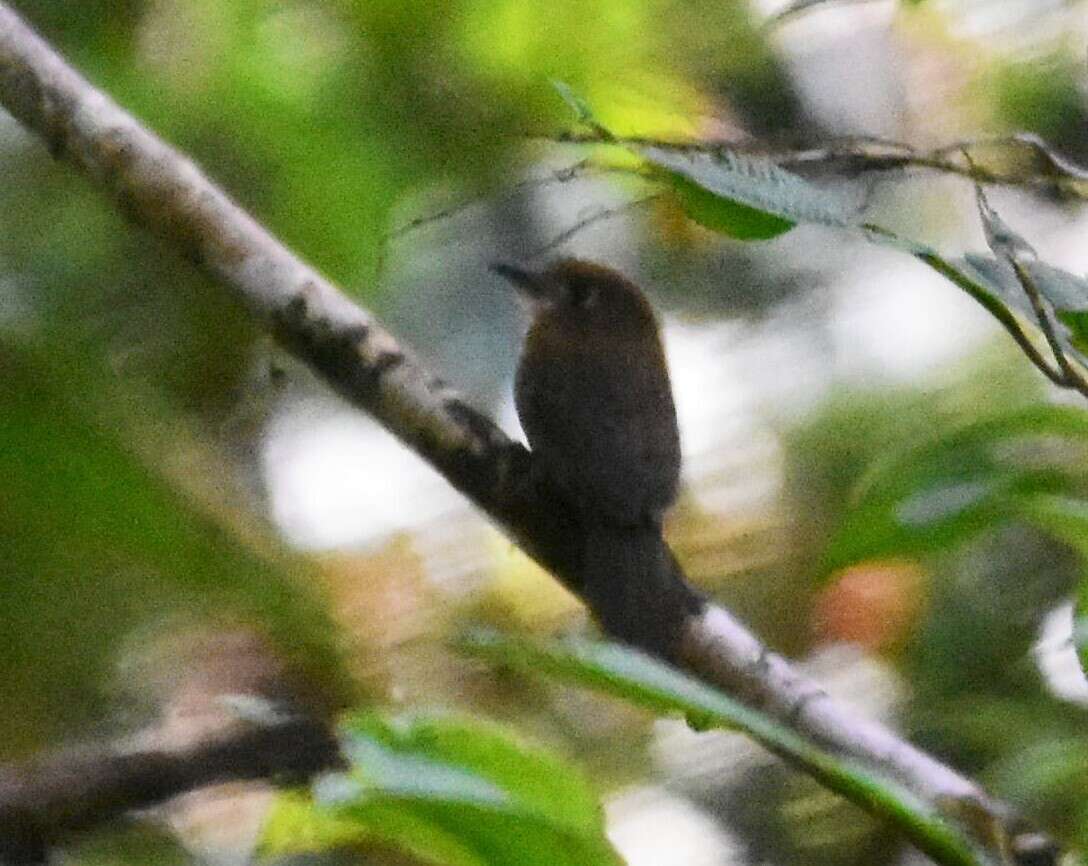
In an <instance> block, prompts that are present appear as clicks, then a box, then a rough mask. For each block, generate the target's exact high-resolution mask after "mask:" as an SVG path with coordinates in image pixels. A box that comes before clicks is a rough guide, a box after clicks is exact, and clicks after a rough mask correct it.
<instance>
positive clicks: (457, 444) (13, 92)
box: [0, 4, 1045, 862]
mask: <svg viewBox="0 0 1088 866" xmlns="http://www.w3.org/2000/svg"><path fill="white" fill-rule="evenodd" d="M0 103H2V104H3V105H5V106H6V107H7V109H8V110H9V111H10V112H11V113H12V114H13V115H14V116H15V117H16V118H17V119H19V120H20V121H21V122H22V123H23V124H24V125H25V126H27V127H28V128H30V129H32V130H34V131H35V132H37V133H38V134H39V135H40V136H41V137H42V138H43V139H44V140H45V141H46V143H47V144H48V146H49V149H50V151H51V153H52V154H53V155H54V156H55V157H57V158H58V159H62V160H64V161H66V162H68V163H70V164H72V165H73V166H75V167H76V168H77V169H78V170H79V171H81V172H82V173H83V174H85V175H87V176H88V177H89V178H90V179H91V180H92V181H93V182H94V183H95V184H96V185H97V186H98V187H99V188H100V189H101V190H102V191H103V192H104V193H105V194H107V195H109V196H110V197H112V198H113V199H114V200H115V201H116V202H117V203H118V205H119V206H120V207H121V208H122V209H123V211H124V212H125V213H126V214H127V215H128V216H129V217H130V218H131V220H132V221H133V222H135V223H136V224H138V225H140V226H143V227H145V228H147V229H149V230H151V231H153V232H155V233H156V234H158V235H161V236H163V237H165V238H166V239H167V240H168V241H169V242H171V243H172V244H174V245H175V246H176V247H177V248H178V249H179V250H180V251H181V252H182V253H183V254H184V255H185V256H187V257H188V258H189V259H191V260H192V261H193V262H194V263H195V264H197V265H198V266H199V267H201V268H202V269H203V270H204V271H205V272H207V273H208V274H210V275H211V276H212V277H213V278H215V279H216V280H217V281H218V282H219V283H220V284H221V285H222V286H223V287H224V288H225V289H226V290H228V291H231V292H232V293H234V294H235V295H236V296H237V297H238V298H240V299H242V300H243V301H244V302H245V303H246V304H247V305H248V306H249V308H250V309H251V310H252V311H253V313H254V314H255V315H256V316H257V317H258V318H259V319H260V320H261V321H262V322H263V323H264V325H265V326H266V327H267V328H268V330H269V331H271V332H272V333H274V334H275V335H276V336H277V337H278V338H279V340H280V341H281V342H282V343H283V344H284V345H285V346H286V347H287V348H288V349H289V350H290V351H292V352H293V353H294V354H296V355H297V356H298V357H300V358H301V359H303V360H304V361H306V362H308V363H309V364H310V365H311V366H312V367H313V368H314V370H315V371H316V372H317V373H319V374H320V375H321V376H322V377H323V378H324V379H325V380H326V381H327V382H328V383H329V384H330V385H331V386H332V387H333V388H334V389H335V390H336V391H338V392H339V393H340V394H341V395H342V396H343V397H344V398H345V399H347V400H348V401H349V402H350V403H351V404H353V405H354V406H357V407H359V408H361V409H363V410H365V411H367V412H369V413H370V414H371V415H373V416H374V417H375V418H376V419H377V420H378V421H380V422H381V423H382V424H383V425H385V426H386V427H387V428H388V429H389V430H390V431H391V432H392V433H393V434H394V435H396V436H397V437H398V438H400V439H401V441H402V442H404V443H405V444H406V445H407V446H408V447H410V448H412V449H413V450H415V451H416V452H417V453H418V454H419V455H420V456H421V457H422V458H423V459H424V460H426V461H427V462H429V463H430V464H431V465H432V466H434V467H435V468H436V469H437V470H438V471H439V472H441V473H442V474H443V476H445V478H446V479H447V480H448V481H449V482H450V483H451V484H452V485H453V486H454V487H456V488H457V489H458V490H460V491H461V492H462V493H464V494H465V495H466V496H467V497H468V498H469V499H471V500H472V501H473V502H474V503H475V504H476V505H477V506H478V507H480V508H481V509H482V510H484V511H485V512H486V513H488V514H489V515H490V516H491V517H492V518H493V519H494V520H495V521H496V522H497V523H499V524H500V525H501V526H503V527H504V528H505V529H506V531H507V532H508V533H509V534H510V535H511V536H512V537H513V538H514V539H515V540H516V541H517V542H518V543H519V544H520V545H521V546H522V547H523V548H524V549H525V550H526V551H527V552H528V553H529V554H530V555H531V556H533V557H535V558H536V559H537V560H539V561H540V562H541V563H542V564H543V565H544V566H545V567H547V568H548V569H549V570H551V571H552V573H554V574H555V575H556V577H557V578H558V579H559V580H561V581H562V582H563V583H564V584H566V585H567V586H568V587H570V588H571V589H572V590H574V591H576V592H577V591H578V590H579V588H580V587H581V583H582V581H581V577H580V569H581V551H582V549H583V548H584V544H585V539H584V530H583V528H582V527H581V526H580V525H578V523H577V522H576V520H575V518H574V517H573V516H572V515H571V514H570V513H569V511H568V510H566V509H564V508H563V507H562V504H561V503H559V502H557V501H555V500H553V499H551V498H549V495H548V494H547V493H545V492H543V491H541V490H539V489H537V488H536V487H535V486H534V485H533V484H532V483H531V481H530V472H529V468H530V463H531V456H530V455H529V453H528V452H527V451H526V450H525V449H524V448H523V447H522V446H520V445H518V444H516V443H514V442H512V441H510V440H509V439H508V438H507V437H506V436H505V435H504V434H503V433H502V431H500V430H499V429H498V428H497V427H496V426H495V425H494V424H493V423H492V421H491V420H490V419H488V418H486V417H485V416H483V415H482V414H480V413H479V412H477V411H475V410H474V409H472V408H471V407H469V406H468V405H466V404H465V403H464V402H463V401H462V400H461V399H460V398H458V397H457V396H456V394H454V393H453V392H452V391H450V390H449V389H448V388H447V387H446V386H445V385H444V384H443V383H442V382H441V381H440V380H439V379H437V378H436V377H435V376H433V375H431V374H430V373H429V372H428V371H427V370H426V369H424V368H423V367H422V366H421V365H420V364H419V362H418V361H417V360H416V359H415V358H414V357H413V356H412V355H411V354H410V353H409V352H407V351H406V350H405V349H403V348H402V347H400V346H399V345H398V344H397V341H396V340H395V339H394V338H393V336H392V335H391V334H389V333H388V332H387V331H386V330H384V329H383V328H382V326H381V325H380V324H379V323H378V322H377V321H375V320H374V319H373V318H372V317H371V316H370V314H369V313H367V312H366V311H364V310H363V309H361V308H360V307H359V306H357V305H356V304H355V303H353V302H352V301H351V300H350V299H349V298H347V297H346V296H345V295H344V294H342V293H341V292H340V291H339V290H338V289H337V288H336V287H335V286H333V285H332V284H331V283H330V282H328V281H327V280H326V279H324V278H323V277H322V276H321V275H320V274H318V273H317V272H316V271H315V270H314V269H312V268H311V267H310V266H308V265H306V264H305V263H304V262H302V261H301V260H300V259H299V258H297V257H296V256H295V255H294V254H292V253H291V252H290V251H289V250H287V249H286V248H285V247H284V246H283V245H282V244H281V243H280V242H279V241H277V240H276V239H275V238H274V237H273V236H272V235H271V234H269V233H268V232H267V231H266V230H265V229H264V228H263V227H262V226H261V225H259V224H258V223H257V222H256V220H254V219H253V217H251V216H250V215H249V214H247V213H246V212H245V211H243V210H242V209H241V208H240V207H239V206H238V205H236V204H235V203H234V202H233V201H231V200H230V198H228V197H227V196H226V195H225V194H224V193H223V192H222V191H221V190H220V189H219V188H218V187H216V186H215V185H214V184H212V183H211V182H210V181H209V180H208V178H207V177H205V176H204V175H203V174H202V173H201V172H200V170H199V169H198V168H197V167H196V166H195V165H194V164H193V163H192V162H191V161H189V160H188V159H187V158H185V157H184V156H183V155H181V154H180V153H178V152H177V151H175V150H173V149H172V148H170V147H169V146H168V145H166V144H165V143H164V142H163V141H162V140H160V139H159V138H157V137H156V136H155V135H153V134H152V133H151V132H149V131H148V130H146V129H145V128H144V127H143V126H141V125H140V124H139V123H138V122H137V121H136V120H135V119H134V118H133V117H132V116H131V115H129V114H127V113H126V112H125V111H123V110H122V109H121V108H119V107H118V106H117V105H116V104H115V103H113V102H112V101H111V100H110V99H109V98H108V97H106V96H105V95H104V94H102V93H101V92H100V91H98V90H96V89H95V88H93V87H92V86H91V85H90V84H89V83H88V82H87V81H86V80H84V79H83V78H82V77H81V76H80V75H79V74H78V73H76V72H75V71H74V70H73V69H71V68H70V67H69V66H67V65H66V64H65V62H64V61H63V60H62V59H61V58H60V57H59V56H58V55H57V54H56V53H55V52H54V51H53V50H52V49H51V48H50V46H49V45H47V44H46V43H45V42H44V41H43V40H41V39H40V38H39V37H38V36H37V35H35V34H34V33H33V32H32V31H31V30H30V29H29V28H27V27H26V25H25V24H23V22H22V21H21V20H20V19H19V18H18V16H17V15H15V13H14V12H12V11H11V10H10V9H8V8H7V7H5V6H4V5H3V4H0ZM661 544H662V549H661V551H660V555H661V556H660V558H661V560H662V561H663V562H665V563H666V568H665V571H666V572H667V573H666V574H665V575H663V578H662V580H661V585H660V587H659V588H658V594H659V604H658V606H657V613H658V616H659V619H660V624H661V627H662V629H663V630H664V631H666V632H667V633H668V634H670V635H671V650H672V651H671V653H670V654H671V655H672V656H673V658H674V661H676V662H678V663H680V664H682V665H683V666H685V667H687V668H688V669H690V670H693V671H695V672H697V673H699V674H701V675H702V676H704V677H705V678H706V679H707V680H708V681H710V682H712V683H714V684H717V685H719V686H722V687H724V688H726V689H728V690H729V691H730V692H732V693H734V694H739V695H740V696H742V697H744V698H745V699H746V700H748V701H750V702H751V703H753V704H754V705H756V706H759V707H761V708H763V709H765V710H766V711H768V712H769V713H771V714H772V715H774V716H776V717H777V718H778V719H780V720H782V721H783V723H785V724H787V725H788V726H790V727H792V728H793V729H794V730H796V731H798V732H799V733H800V734H801V735H803V736H805V737H808V738H809V739H811V740H813V741H814V742H817V743H819V744H821V745H823V746H825V747H829V748H831V749H832V750H834V751H836V752H838V753H840V754H843V755H847V756H850V757H852V758H853V759H855V760H857V761H860V762H862V763H864V764H867V765H869V766H872V767H874V768H876V769H877V770H878V771H881V772H886V773H891V774H893V775H894V776H895V777H896V778H897V779H899V781H900V782H902V783H903V784H905V785H906V786H908V787H909V788H910V789H912V790H913V791H915V792H916V793H917V794H919V795H920V796H922V797H923V798H924V799H925V800H926V801H927V802H928V803H930V804H932V805H934V807H935V808H936V807H941V805H942V804H947V803H950V802H956V803H970V804H972V805H973V806H974V807H975V808H977V809H978V810H980V811H981V812H983V813H984V814H987V815H988V816H990V818H991V819H992V821H993V823H994V825H995V826H998V827H1002V828H1003V832H1004V835H1005V836H1006V837H1008V838H1011V839H1012V840H1013V843H1014V845H1015V843H1016V841H1017V839H1018V838H1020V837H1017V836H1016V831H1015V829H1014V827H1013V826H1012V823H1011V820H1010V819H1009V818H1008V814H1009V810H1007V809H1006V808H1005V807H1003V806H1001V805H1000V804H997V803H994V802H993V801H991V800H990V799H989V798H988V796H987V795H986V794H985V793H984V792H983V791H982V790H981V789H980V788H979V786H978V785H977V784H975V783H974V782H973V781H971V780H970V779H968V778H966V777H964V776H962V775H960V774H959V773H958V772H956V771H955V770H954V769H952V768H950V767H948V766H945V765H944V764H942V763H940V762H939V761H938V760H937V759H935V758H934V757H932V756H930V755H928V754H926V753H924V752H922V751H921V750H919V749H917V748H915V747H913V746H912V745H910V744H909V743H907V742H906V741H904V740H902V739H901V738H900V737H898V736H897V735H896V734H895V733H894V732H892V731H890V730H889V729H887V728H885V727H883V726H882V725H880V724H877V723H875V722H871V721H866V720H864V719H861V718H859V717H858V716H857V715H856V714H855V712H854V711H853V710H852V709H851V708H849V707H847V706H845V705H843V704H841V703H840V702H838V701H836V700H834V699H832V698H830V697H829V696H827V695H826V694H825V693H824V692H823V691H822V690H821V689H820V688H819V687H818V686H817V685H816V684H815V683H813V682H811V681H810V680H808V679H807V678H806V677H804V676H803V675H802V674H800V673H799V672H797V671H796V670H794V669H793V668H792V667H791V666H790V665H789V663H788V662H786V661H785V660H784V659H783V658H781V657H780V656H778V655H776V654H774V653H771V652H769V651H768V650H767V649H766V648H765V647H764V646H763V645H762V644H761V643H760V642H759V641H758V639H757V638H756V637H755V636H754V635H752V634H751V633H750V632H749V631H748V629H747V628H745V627H744V626H743V625H742V624H741V623H740V622H738V621H737V620H736V619H734V618H733V617H732V616H731V615H730V614H729V613H728V612H727V611H725V610H723V609H722V608H720V607H717V606H714V605H712V604H708V603H707V602H706V601H705V600H704V599H702V598H701V597H700V596H699V594H698V593H696V591H695V590H694V589H692V588H691V587H690V586H689V585H688V583H687V582H686V581H685V579H684V576H683V573H682V571H681V569H680V567H679V565H677V563H676V562H675V560H674V559H673V558H672V555H671V553H670V552H669V551H668V549H667V548H665V547H664V542H663V541H662V542H661ZM0 799H2V797H0ZM862 805H864V804H862ZM1036 862H1045V861H1036Z"/></svg>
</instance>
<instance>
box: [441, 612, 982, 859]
mask: <svg viewBox="0 0 1088 866" xmlns="http://www.w3.org/2000/svg"><path fill="white" fill-rule="evenodd" d="M460 645H461V648H462V649H463V650H464V651H465V652H468V653H470V654H472V655H475V656H478V657H482V658H485V659H489V660H491V661H493V662H496V663H499V664H503V665H507V666H510V667H513V668H515V669H517V670H519V671H523V672H527V673H538V674H545V675H548V676H551V677H555V678H558V679H562V680H565V681H569V682H574V683H578V684H580V685H584V686H588V687H590V688H592V689H594V690H596V691H599V692H602V693H605V694H610V695H613V696H615V697H619V698H622V699H624V700H626V701H629V702H631V703H634V704H637V705H639V706H642V707H645V708H647V709H650V710H653V711H655V712H678V713H683V714H684V715H685V716H686V717H687V718H688V720H689V722H690V723H692V724H693V726H694V727H696V728H697V729H700V730H702V729H703V728H706V727H711V726H714V727H728V728H739V729H740V730H743V731H744V732H746V733H748V734H749V735H751V736H752V737H753V738H754V739H756V740H758V741H759V742H760V743H762V744H763V745H764V746H766V747H767V748H768V749H770V750H771V751H773V752H774V753H775V754H777V755H779V756H781V757H783V758H785V759H786V760H788V761H790V762H791V763H793V764H795V765H796V766H798V767H801V768H802V769H804V770H805V771H806V772H807V773H809V774H810V775H812V776H813V777H814V778H816V779H817V780H818V781H819V782H821V783H822V784H823V785H825V786H826V787H828V788H829V789H831V790H833V791H835V792H837V793H839V794H841V795H843V796H844V797H846V798H848V799H850V800H851V801H853V802H854V803H856V804H858V805H859V806H861V807H862V808H864V809H866V810H867V811H869V812H871V813H872V814H874V815H877V816H879V817H882V818H885V819H888V820H890V821H891V822H892V823H893V824H894V825H895V826H896V827H898V828H899V829H900V830H902V831H903V832H904V833H905V834H906V835H907V836H908V837H909V838H910V839H911V841H912V842H914V844H916V845H917V846H918V847H919V848H920V849H921V850H923V851H925V852H926V853H928V854H930V855H931V856H933V857H934V858H935V859H937V860H938V861H939V862H941V863H947V864H979V863H983V862H988V861H987V859H986V858H985V857H984V856H983V855H981V854H980V853H979V852H977V851H976V850H974V849H973V848H972V845H971V844H970V843H969V842H968V841H967V839H966V838H965V837H964V836H963V835H961V834H960V833H959V832H958V831H957V830H956V829H955V828H953V827H952V826H951V825H950V824H949V823H948V822H947V821H946V820H945V819H944V818H942V817H941V816H940V815H938V814H936V813H935V812H934V811H933V810H931V809H930V808H928V807H927V806H925V805H924V804H922V803H921V802H919V801H918V799H917V798H916V797H914V796H913V795H912V794H910V793H909V792H907V791H906V790H904V789H903V788H902V787H901V786H899V785H898V784H897V783H895V782H893V781H891V780H889V779H884V778H880V777H878V776H877V775H875V774H874V773H873V772H871V771H869V770H864V769H861V768H859V767H857V766H855V765H853V764H852V763H850V762H849V761H847V760H844V759H843V758H841V757H838V756H835V755H832V754H831V753H829V752H825V751H823V750H821V749H819V748H817V747H816V746H815V745H813V744H811V743H809V742H808V741H807V740H804V739H802V738H801V737H800V736H799V735H797V734H796V733H794V732H793V731H792V730H790V729H789V728H786V727H785V726H783V725H781V724H780V723H779V722H778V721H776V720H775V719H772V718H771V717H769V716H767V715H764V714H763V713H761V712H759V711H757V710H754V709H752V708H750V707H748V706H745V705H744V704H742V703H740V702H739V701H736V700H734V699H733V698H731V697H729V696H728V695H726V694H724V693H722V692H720V691H718V690H717V689H714V688H712V687H711V686H709V685H707V684H706V683H703V682H701V681H699V680H697V679H695V678H693V677H690V676H688V675H687V674H684V673H682V672H680V671H678V670H676V669H675V668H672V667H670V666H668V665H666V664H664V663H662V662H659V661H657V660H655V659H653V658H651V657H649V656H647V655H645V654H643V653H641V652H638V651H637V650H633V649H629V648H627V647H623V646H620V645H618V644H612V643H603V642H594V641H582V640H569V641H564V642H562V643H555V642H553V643H536V642H529V641H526V640H523V639H520V638H514V637H508V636H505V635H500V634H497V633H495V632H485V631H478V632H474V633H472V634H469V635H467V636H465V637H464V638H462V640H461V644H460Z"/></svg>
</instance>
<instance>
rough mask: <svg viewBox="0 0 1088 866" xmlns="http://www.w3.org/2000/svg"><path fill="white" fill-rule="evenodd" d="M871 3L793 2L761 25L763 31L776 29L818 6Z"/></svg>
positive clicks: (844, 0)
mask: <svg viewBox="0 0 1088 866" xmlns="http://www.w3.org/2000/svg"><path fill="white" fill-rule="evenodd" d="M871 2H873V0H793V2H792V3H790V4H789V5H788V6H786V8H784V9H780V10H778V11H777V12H775V13H774V14H773V15H772V16H771V17H770V18H768V19H767V21H766V22H765V23H764V25H763V29H765V30H767V29H771V28H775V27H778V26H779V25H781V24H784V23H785V22H787V21H789V20H791V19H793V18H796V17H798V16H800V15H803V14H805V13H806V12H811V11H813V10H814V9H816V8H817V7H819V6H848V5H856V4H861V3H871Z"/></svg>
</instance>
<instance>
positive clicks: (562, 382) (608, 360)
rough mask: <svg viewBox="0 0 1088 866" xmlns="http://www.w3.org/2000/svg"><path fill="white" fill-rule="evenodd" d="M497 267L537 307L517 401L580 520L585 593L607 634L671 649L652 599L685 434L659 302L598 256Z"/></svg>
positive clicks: (547, 467) (550, 477) (552, 478)
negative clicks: (540, 266)
mask: <svg viewBox="0 0 1088 866" xmlns="http://www.w3.org/2000/svg"><path fill="white" fill-rule="evenodd" d="M493 270H494V271H495V272H496V273H498V274H500V275H502V276H503V277H505V278H506V279H508V280H509V281H510V282H512V283H513V284H514V285H515V286H517V287H518V289H520V291H521V293H522V295H523V296H524V297H525V298H526V299H527V300H528V302H529V306H530V309H531V310H532V322H531V324H530V327H529V331H528V334H527V336H526V338H525V345H524V349H523V350H522V354H521V360H520V363H519V365H518V371H517V379H516V383H515V390H514V397H515V403H516V404H517V410H518V417H519V418H520V419H521V426H522V427H523V428H524V430H525V435H526V436H527V437H528V439H529V445H530V447H531V449H532V452H533V455H534V458H535V460H536V461H537V462H536V465H537V467H538V468H539V470H540V471H541V472H542V473H543V476H544V478H545V479H546V481H547V482H550V483H551V485H553V487H554V488H555V490H556V492H557V493H559V494H560V496H561V497H562V498H563V499H565V500H566V501H567V502H569V503H570V505H571V506H573V507H574V508H575V509H576V510H577V511H578V513H579V516H580V519H581V522H582V524H583V526H584V527H585V530H586V550H585V558H584V561H583V573H584V581H585V584H584V591H585V595H586V600H587V601H588V602H589V603H590V605H591V607H592V608H593V609H594V611H595V612H596V613H597V615H598V617H599V618H600V619H601V622H602V624H603V625H604V627H605V629H606V630H607V631H608V632H610V633H611V634H613V635H615V636H616V637H619V638H621V639H624V640H628V641H630V642H631V643H635V644H637V645H640V646H643V647H645V648H647V649H651V650H655V651H658V652H663V653H665V654H667V647H665V646H664V642H665V641H667V639H668V636H666V635H662V634H661V633H660V629H659V628H658V627H657V623H656V622H655V611H654V602H655V594H656V593H657V591H658V588H660V586H661V583H662V581H663V580H664V579H665V578H664V577H663V570H664V569H666V568H667V565H668V563H667V562H666V561H665V560H664V559H663V556H664V554H665V548H664V547H663V545H662V542H661V519H662V515H663V513H664V511H665V510H666V509H667V508H668V507H669V506H670V505H671V504H672V503H673V501H674V500H675V498H676V492H677V485H678V482H679V477H680V436H679V432H678V430H677V426H676V409H675V407H674V405H673V399H672V389H671V387H670V385H669V374H668V368H667V367H666V364H665V352H664V349H663V347H662V343H661V336H660V333H659V331H658V326H657V320H656V318H655V316H654V311H653V308H652V307H651V306H650V304H649V302H648V301H647V300H646V298H645V297H644V296H643V294H642V292H641V291H639V289H638V287H637V286H636V285H635V284H634V283H632V282H631V281H630V280H628V279H626V278H625V277H623V276H622V275H621V274H619V273H617V272H616V271H614V270H611V269H610V268H606V267H604V266H602V265H598V264H593V263H591V262H584V261H579V260H577V259H564V260H561V261H558V262H556V263H555V264H553V265H551V266H550V267H548V268H547V269H545V270H544V271H542V272H535V271H530V270H527V269H524V268H521V267H517V266H514V265H509V264H497V265H495V266H494V267H493Z"/></svg>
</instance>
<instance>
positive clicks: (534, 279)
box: [491, 262, 556, 303]
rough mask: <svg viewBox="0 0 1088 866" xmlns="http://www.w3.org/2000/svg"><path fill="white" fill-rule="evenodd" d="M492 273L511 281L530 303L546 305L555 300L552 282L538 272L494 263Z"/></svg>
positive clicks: (507, 264)
mask: <svg viewBox="0 0 1088 866" xmlns="http://www.w3.org/2000/svg"><path fill="white" fill-rule="evenodd" d="M491 272H492V273H495V274H498V275H499V276H500V277H503V278H504V279H506V280H509V281H510V282H511V283H512V284H513V285H514V286H515V287H516V288H517V289H518V290H519V291H521V293H522V294H524V295H525V297H526V298H527V299H529V300H530V301H536V302H538V303H546V302H548V301H552V300H554V299H555V296H556V290H555V287H554V286H553V285H552V281H551V280H549V279H548V278H547V277H546V276H544V275H543V274H541V273H538V272H537V271H530V270H528V269H526V268H522V267H519V266H518V265H512V264H509V263H508V262H494V263H493V264H492V265H491Z"/></svg>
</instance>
